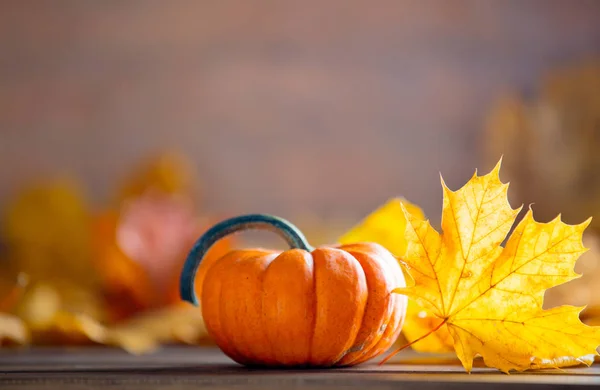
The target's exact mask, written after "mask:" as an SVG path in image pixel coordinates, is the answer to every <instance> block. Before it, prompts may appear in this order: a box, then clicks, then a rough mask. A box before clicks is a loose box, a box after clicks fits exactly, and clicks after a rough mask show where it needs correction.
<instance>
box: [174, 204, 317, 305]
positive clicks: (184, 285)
mask: <svg viewBox="0 0 600 390" xmlns="http://www.w3.org/2000/svg"><path fill="white" fill-rule="evenodd" d="M249 229H264V230H270V231H272V232H274V233H277V234H279V235H280V236H281V237H283V239H285V241H286V242H287V243H288V244H289V245H290V247H291V248H292V249H303V250H305V251H309V252H310V251H312V250H313V248H312V247H311V246H310V245H309V244H308V242H307V241H306V238H305V237H304V235H303V234H302V232H300V230H299V229H298V228H297V227H296V226H294V225H292V224H291V223H290V222H288V221H286V220H285V219H283V218H279V217H275V216H272V215H266V214H249V215H241V216H239V217H234V218H230V219H227V220H225V221H222V222H219V223H218V224H216V225H214V226H213V227H211V228H210V229H209V230H208V231H207V232H206V233H204V234H203V235H202V236H201V237H200V238H199V239H198V240H197V241H196V243H195V244H194V246H193V247H192V250H191V251H190V253H189V254H188V256H187V259H186V260H185V263H184V265H183V269H182V271H181V277H180V284H179V292H180V295H181V299H183V300H184V301H187V302H190V303H192V304H194V305H196V306H198V298H197V297H196V292H195V289H194V279H195V278H196V272H197V271H198V267H199V266H200V262H201V261H202V258H203V257H204V255H205V254H206V252H207V251H208V250H209V249H210V247H211V246H213V244H215V243H216V242H217V241H219V240H220V239H221V238H223V237H225V236H228V235H230V234H233V233H236V232H239V231H242V230H249Z"/></svg>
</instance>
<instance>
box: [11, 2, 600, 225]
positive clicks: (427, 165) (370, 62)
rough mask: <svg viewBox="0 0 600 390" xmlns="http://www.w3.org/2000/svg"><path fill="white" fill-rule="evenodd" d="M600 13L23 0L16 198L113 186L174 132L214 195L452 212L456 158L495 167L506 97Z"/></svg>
mask: <svg viewBox="0 0 600 390" xmlns="http://www.w3.org/2000/svg"><path fill="white" fill-rule="evenodd" d="M599 21H600V2H598V1H593V0H587V1H586V0H563V1H550V0H547V1H541V0H540V1H533V0H530V1H520V0H513V1H485V0H481V1H479V0H470V1H469V0H464V1H462V0H452V1H418V0H415V1H394V0H389V1H384V0H378V1H367V0H351V1H344V2H342V1H312V0H310V1H309V0H305V1H301V2H293V1H266V0H265V1H252V2H247V1H242V0H239V1H235V0H219V1H193V0H187V1H186V0H173V1H158V0H149V1H127V2H118V1H98V2H94V1H81V0H72V1H63V0H57V1H52V2H49V1H48V2H43V1H32V0H4V1H2V2H0V162H1V168H0V203H1V202H2V201H3V200H4V199H6V197H7V196H8V194H10V193H11V191H13V190H14V189H15V188H16V187H17V186H18V185H19V184H21V183H23V182H24V181H25V180H29V179H31V178H35V177H38V176H40V175H46V174H72V175H76V176H78V177H80V178H81V179H82V180H83V182H84V184H85V185H86V186H87V187H88V189H89V193H90V195H91V196H93V198H94V199H95V200H97V201H103V200H104V199H105V197H106V196H107V195H108V194H109V193H110V191H112V190H113V189H114V186H115V180H117V179H120V178H121V177H122V174H123V171H124V170H130V169H131V168H132V165H133V164H135V163H137V162H138V161H139V159H140V158H143V157H144V156H146V155H147V154H148V153H150V152H154V151H156V150H159V149H160V148H162V147H173V148H176V149H180V150H182V151H183V152H184V153H186V154H188V155H189V156H190V157H192V158H193V159H194V161H195V162H196V163H197V164H198V170H199V172H200V177H201V180H202V183H203V184H204V188H203V202H204V205H205V206H206V207H207V208H209V209H210V210H213V211H215V212H228V213H229V212H231V213H241V212H270V213H276V214H280V215H282V216H285V217H291V216H293V215H297V214H301V213H303V212H309V213H313V214H318V215H320V216H322V217H325V218H333V217H338V216H343V217H348V218H359V217H361V216H362V215H364V214H365V213H367V212H368V211H370V210H371V209H373V208H374V207H376V206H377V205H378V204H380V203H381V202H383V201H384V200H385V199H387V198H388V197H390V196H394V195H404V196H406V197H407V198H409V199H410V200H412V201H414V202H417V203H419V204H420V205H422V206H423V208H424V209H425V212H426V213H427V214H428V215H431V216H432V217H433V220H435V219H436V218H438V216H439V211H440V209H441V203H440V200H441V189H440V186H439V172H440V171H441V172H442V173H443V175H444V178H445V179H446V182H447V183H448V184H449V186H450V187H451V188H456V187H458V186H460V185H462V184H463V183H464V182H465V181H466V180H467V179H468V178H469V177H470V176H471V175H472V173H473V170H474V169H475V168H476V167H479V168H481V169H486V168H489V166H483V165H482V163H481V161H482V160H481V159H480V156H479V149H478V145H479V144H478V142H479V141H478V137H479V135H480V133H481V131H482V129H483V123H484V118H485V117H486V115H487V114H488V111H489V109H490V106H491V105H492V104H493V102H494V100H495V99H496V97H497V96H498V95H499V94H501V93H503V92H505V91H506V90H508V89H512V88H513V87H514V88H518V89H519V91H521V92H523V93H525V94H526V95H527V94H531V93H533V92H534V89H535V86H536V84H537V81H538V77H539V74H540V73H541V72H544V71H546V70H548V69H550V68H552V67H555V66H561V65H563V64H568V63H571V62H573V61H578V60H584V59H587V58H590V57H592V56H594V55H598V54H600V22H599ZM498 157H499V156H498ZM557 212H558V210H557Z"/></svg>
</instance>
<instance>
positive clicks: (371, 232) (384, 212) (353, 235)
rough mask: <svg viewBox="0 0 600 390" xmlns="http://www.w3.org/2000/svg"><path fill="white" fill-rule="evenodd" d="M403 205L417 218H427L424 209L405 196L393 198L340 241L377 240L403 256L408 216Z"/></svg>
mask: <svg viewBox="0 0 600 390" xmlns="http://www.w3.org/2000/svg"><path fill="white" fill-rule="evenodd" d="M403 205H404V207H405V208H406V209H407V210H408V211H409V212H410V214H411V215H413V216H414V217H415V218H421V219H425V215H424V214H423V211H422V210H421V209H420V208H419V207H418V206H416V205H414V204H412V203H410V202H408V201H407V200H406V199H403V198H392V199H389V200H388V201H387V202H386V203H385V204H383V205H382V206H381V207H379V208H378V209H377V210H375V211H373V212H372V213H371V214H369V215H368V216H367V217H366V218H364V219H363V220H362V221H361V222H360V223H359V224H358V225H356V226H354V227H353V228H352V229H350V230H349V231H348V232H347V233H346V234H344V235H343V236H342V237H341V238H340V239H339V240H338V241H339V242H340V243H341V244H351V243H355V242H360V241H370V242H376V243H378V244H380V245H382V246H383V247H385V248H387V250H389V251H390V252H392V253H393V254H394V255H395V256H398V257H402V256H403V255H404V252H405V251H406V244H407V241H406V239H405V238H404V230H405V228H406V216H405V215H404V212H403V211H402V206H403Z"/></svg>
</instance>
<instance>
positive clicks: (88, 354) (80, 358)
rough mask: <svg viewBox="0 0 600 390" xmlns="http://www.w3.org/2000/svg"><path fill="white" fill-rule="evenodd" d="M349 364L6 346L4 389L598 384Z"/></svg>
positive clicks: (452, 366)
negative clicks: (306, 365) (263, 363)
mask: <svg viewBox="0 0 600 390" xmlns="http://www.w3.org/2000/svg"><path fill="white" fill-rule="evenodd" d="M376 363H377V361H376V362H375V363H372V364H365V365H361V366H357V367H352V368H345V369H328V370H325V369H319V370H259V369H248V368H245V367H242V366H239V365H237V364H235V363H234V362H232V361H231V360H229V359H228V358H227V357H226V356H224V355H223V354H222V353H221V352H220V351H219V350H217V349H214V348H199V347H196V348H192V347H168V348H164V349H162V350H161V351H159V352H156V353H154V354H149V355H144V356H132V355H129V354H127V353H125V352H123V351H120V350H117V349H110V348H105V347H96V348H72V349H65V348H63V349H52V348H36V349H29V350H0V389H2V390H8V389H61V390H69V389H96V388H102V389H144V390H152V389H200V388H202V389H204V388H208V389H231V388H245V389H289V388H309V389H369V390H375V389H392V388H393V389H419V390H428V389H437V388H444V389H479V388H485V389H504V388H510V389H528V390H536V389H559V388H561V389H562V388H569V387H590V386H593V387H598V386H600V364H596V365H594V366H592V367H590V368H584V367H581V368H570V369H564V370H547V371H543V372H535V373H533V372H532V373H520V374H512V375H506V374H502V373H499V372H498V371H496V370H493V369H489V368H485V367H482V366H480V365H479V366H477V367H476V368H475V369H474V370H473V372H472V373H471V374H466V373H465V372H464V369H463V368H462V366H460V365H459V364H458V362H457V361H456V360H454V359H451V358H432V357H427V356H422V355H416V354H414V353H404V354H401V355H400V356H399V357H398V358H397V359H395V360H394V361H392V362H390V363H388V364H386V365H384V366H378V365H377V364H376Z"/></svg>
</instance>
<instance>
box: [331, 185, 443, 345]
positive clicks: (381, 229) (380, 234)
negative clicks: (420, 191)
mask: <svg viewBox="0 0 600 390" xmlns="http://www.w3.org/2000/svg"><path fill="white" fill-rule="evenodd" d="M402 206H404V208H405V209H406V210H407V211H408V212H409V214H410V215H411V216H412V217H413V218H418V219H421V220H425V214H424V213H423V210H421V208H420V207H419V206H417V205H415V204H413V203H411V202H409V201H407V200H406V199H404V198H400V197H397V198H392V199H389V200H388V201H387V202H386V203H384V204H383V205H382V206H380V207H379V208H377V209H376V210H375V211H373V212H372V213H371V214H369V215H368V216H367V217H365V218H364V219H363V220H362V221H360V222H359V223H358V224H357V225H356V226H354V227H352V228H351V229H350V230H349V231H348V232H347V233H345V234H344V235H343V236H342V237H341V238H340V239H339V240H338V241H339V242H340V243H341V244H350V243H354V242H359V241H370V242H376V243H378V244H380V245H382V246H384V247H385V248H387V250H389V251H390V252H392V254H394V256H396V257H397V258H399V259H402V257H403V256H404V254H405V252H406V247H407V244H408V242H407V240H406V238H405V234H404V232H405V230H406V215H405V213H404V211H403V207H402ZM403 270H404V271H405V275H406V276H407V279H409V280H410V279H411V278H412V277H411V275H410V273H407V272H406V271H407V269H403ZM438 323H439V319H438V318H437V317H435V316H433V315H432V314H431V313H429V312H428V311H427V310H425V309H424V308H422V307H421V306H419V305H418V304H417V303H416V302H414V301H412V300H409V304H408V309H407V312H406V320H405V322H404V326H403V327H402V333H403V334H404V336H405V337H406V339H408V340H409V341H413V340H415V339H417V338H419V337H421V336H422V335H423V333H424V332H426V331H427V330H429V329H431V328H433V327H434V326H435V325H437V324H438ZM412 348H413V349H414V350H416V351H419V352H449V351H454V348H453V345H452V337H451V336H450V334H449V333H448V331H447V329H446V328H442V329H440V330H438V331H437V332H435V333H434V334H432V335H430V336H429V337H427V338H425V339H424V340H422V341H421V342H419V343H416V344H414V345H412Z"/></svg>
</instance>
